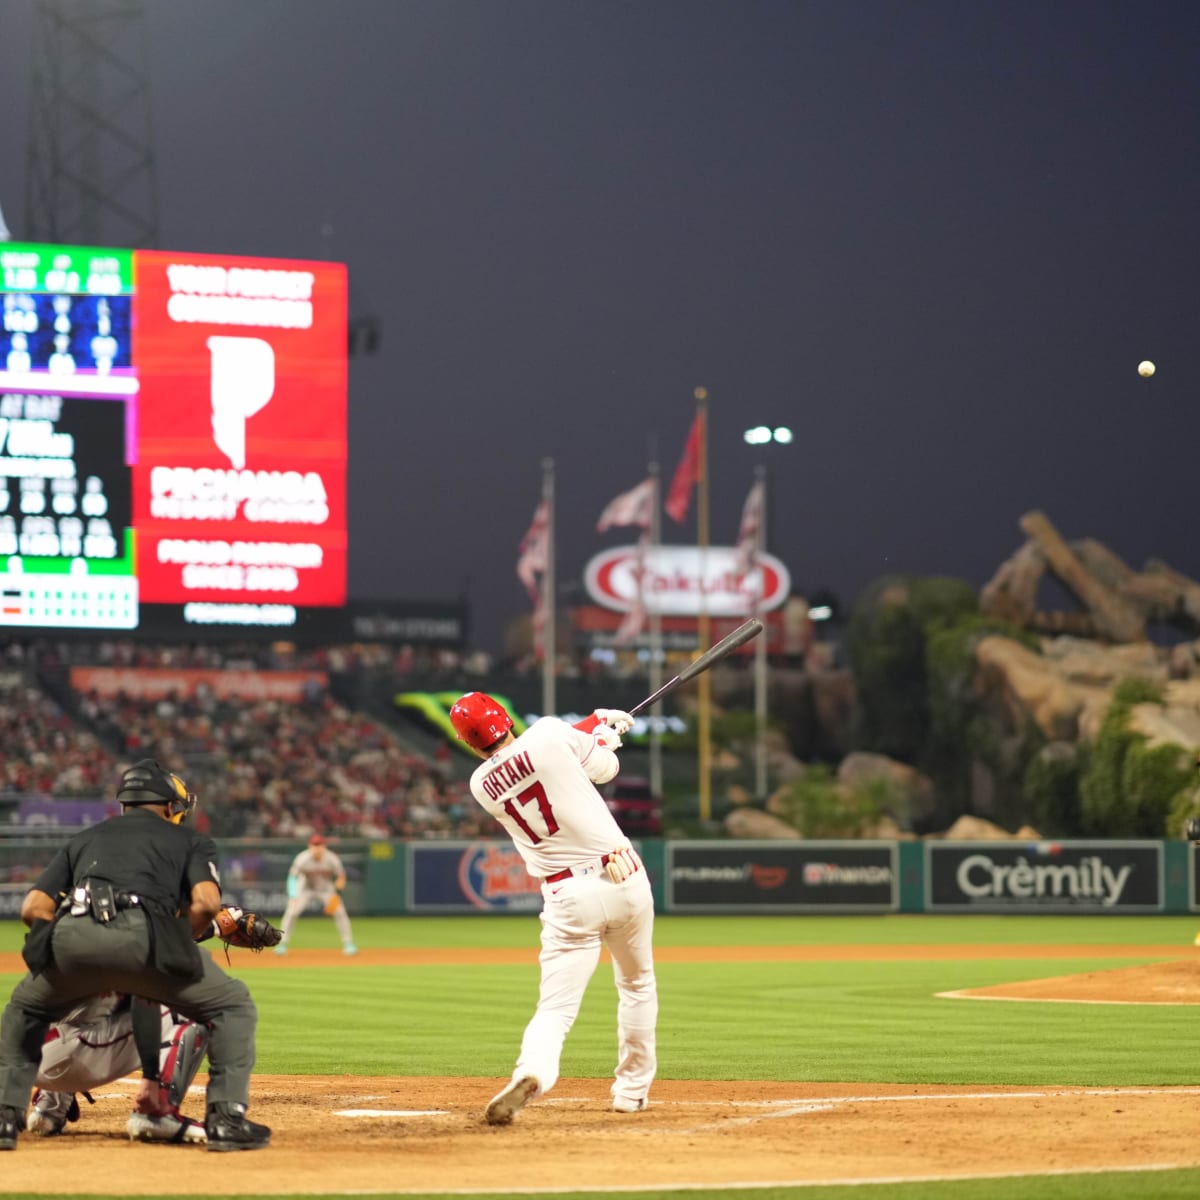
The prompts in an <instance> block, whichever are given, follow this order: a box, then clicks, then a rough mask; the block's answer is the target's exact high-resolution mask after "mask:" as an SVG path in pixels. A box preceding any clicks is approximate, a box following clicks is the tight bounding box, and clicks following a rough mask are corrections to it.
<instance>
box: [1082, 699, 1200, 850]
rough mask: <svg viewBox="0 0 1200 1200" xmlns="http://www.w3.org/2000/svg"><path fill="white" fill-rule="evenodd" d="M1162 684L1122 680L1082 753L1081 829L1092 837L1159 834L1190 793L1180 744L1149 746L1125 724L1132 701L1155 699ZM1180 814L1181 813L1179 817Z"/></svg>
mask: <svg viewBox="0 0 1200 1200" xmlns="http://www.w3.org/2000/svg"><path fill="white" fill-rule="evenodd" d="M1162 698H1163V689H1162V687H1161V686H1159V685H1158V684H1154V683H1151V682H1148V681H1146V680H1141V679H1126V680H1122V681H1121V683H1119V684H1118V685H1117V687H1116V688H1115V689H1114V691H1113V698H1112V703H1111V704H1110V705H1109V708H1108V712H1107V713H1106V714H1105V717H1104V722H1103V724H1102V725H1101V726H1100V733H1099V736H1098V737H1097V738H1096V743H1095V745H1094V746H1093V747H1092V748H1091V751H1090V753H1089V754H1088V756H1087V757H1088V762H1087V767H1086V769H1085V770H1084V771H1083V773H1082V776H1081V779H1080V785H1079V796H1080V823H1081V825H1082V832H1083V833H1085V834H1091V835H1094V836H1097V837H1151V838H1157V837H1162V836H1163V835H1164V833H1165V832H1166V829H1167V818H1168V816H1169V815H1170V814H1171V812H1172V809H1173V808H1174V807H1176V806H1179V805H1181V804H1182V801H1183V797H1185V796H1189V795H1190V792H1191V783H1192V779H1191V771H1190V764H1189V763H1188V759H1187V754H1186V752H1185V751H1184V749H1183V748H1182V747H1181V746H1172V745H1163V746H1151V745H1150V743H1149V740H1148V739H1147V738H1146V737H1145V736H1144V735H1143V734H1140V733H1137V732H1135V731H1133V730H1131V729H1130V728H1129V716H1130V712H1131V710H1132V709H1133V706H1134V705H1135V704H1161V703H1162ZM1181 819H1182V818H1181Z"/></svg>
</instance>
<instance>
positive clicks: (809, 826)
mask: <svg viewBox="0 0 1200 1200" xmlns="http://www.w3.org/2000/svg"><path fill="white" fill-rule="evenodd" d="M897 799H898V797H897V795H896V789H895V786H894V785H893V784H892V783H891V781H890V780H887V779H883V778H879V779H869V780H866V781H865V782H864V783H862V784H861V785H860V786H858V787H855V788H848V787H846V786H845V785H843V784H840V783H839V782H838V781H837V779H836V777H835V776H834V773H833V770H832V769H831V768H830V767H827V766H823V765H822V766H816V767H811V768H810V769H809V770H808V771H807V772H806V773H805V776H804V778H803V779H801V780H798V781H797V782H796V783H793V784H790V785H789V786H788V787H787V788H786V789H785V790H784V791H783V793H782V794H781V796H780V797H779V801H778V803H779V809H778V812H779V815H780V817H781V818H782V819H783V820H785V821H787V823H788V824H789V825H793V826H795V828H796V829H798V830H799V831H800V833H801V834H802V835H803V836H804V837H806V838H840V837H861V836H863V834H865V833H867V832H869V831H870V829H871V828H872V827H873V826H874V825H875V824H876V823H877V822H878V821H879V818H880V817H881V816H882V815H883V813H885V812H887V811H889V810H890V809H892V808H894V807H895V804H896V801H897Z"/></svg>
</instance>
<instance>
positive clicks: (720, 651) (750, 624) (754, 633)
mask: <svg viewBox="0 0 1200 1200" xmlns="http://www.w3.org/2000/svg"><path fill="white" fill-rule="evenodd" d="M762 631H763V623H762V622H761V621H760V620H759V619H758V618H757V617H751V619H750V620H749V621H747V622H746V623H745V624H744V625H739V626H738V627H737V628H736V629H735V630H734V631H733V632H732V633H730V634H727V635H726V636H725V637H723V638H722V639H721V640H720V641H719V642H718V643H717V644H716V645H715V646H713V647H712V648H711V649H708V650H706V651H705V652H704V653H703V654H702V655H700V657H699V658H697V659H695V660H693V661H692V662H690V663H688V665H687V666H686V667H684V668H683V670H682V671H680V672H679V674H678V675H676V676H675V677H674V678H672V679H668V680H667V682H666V683H664V684H663V685H662V687H660V688H659V689H658V691H657V692H655V693H654V695H652V696H647V697H646V698H645V700H643V701H642V702H641V703H640V704H635V705H634V707H633V708H631V709H630V710H629V715H630V716H631V717H636V716H637V714H638V713H640V712H641V711H642V709H644V708H649V707H650V705H651V704H653V703H654V702H655V701H656V700H661V699H662V698H663V697H664V696H669V695H670V694H671V693H672V692H673V691H674V690H675V689H676V688H677V687H679V686H680V684H684V683H687V681H688V680H689V679H695V678H696V676H697V675H701V674H703V673H704V672H705V671H707V670H708V669H709V667H711V666H714V665H715V664H716V663H719V662H720V661H721V659H723V658H728V657H729V655H731V654H732V653H733V652H734V651H735V650H736V649H737V648H738V647H739V646H744V645H745V644H746V643H747V642H748V641H750V639H751V638H756V637H758V635H759V634H760V633H762Z"/></svg>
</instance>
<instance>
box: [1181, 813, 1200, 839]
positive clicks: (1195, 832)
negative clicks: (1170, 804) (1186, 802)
mask: <svg viewBox="0 0 1200 1200" xmlns="http://www.w3.org/2000/svg"><path fill="white" fill-rule="evenodd" d="M1183 836H1184V837H1185V838H1187V840H1188V841H1189V842H1200V817H1188V819H1187V820H1186V821H1184V823H1183Z"/></svg>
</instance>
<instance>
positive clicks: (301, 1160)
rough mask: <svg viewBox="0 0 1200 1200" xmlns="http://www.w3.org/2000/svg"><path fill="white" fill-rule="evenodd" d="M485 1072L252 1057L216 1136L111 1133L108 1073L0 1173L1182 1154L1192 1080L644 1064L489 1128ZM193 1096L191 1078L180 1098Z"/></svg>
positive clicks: (356, 1174) (34, 1179)
mask: <svg viewBox="0 0 1200 1200" xmlns="http://www.w3.org/2000/svg"><path fill="white" fill-rule="evenodd" d="M503 1082H504V1081H503V1080H499V1079H477V1078H475V1079H472V1078H459V1079H426V1078H422V1079H406V1078H363V1077H358V1076H333V1077H329V1076H285V1075H264V1076H257V1077H256V1078H255V1081H254V1096H253V1105H252V1107H251V1112H250V1115H251V1116H252V1117H254V1118H256V1119H257V1120H259V1121H265V1122H266V1123H267V1124H269V1125H271V1126H273V1127H274V1129H275V1134H274V1139H273V1142H272V1145H271V1146H270V1148H268V1149H266V1150H261V1151H255V1152H252V1153H241V1154H221V1155H217V1154H209V1153H207V1152H206V1151H205V1150H204V1148H203V1147H200V1146H196V1147H192V1146H159V1145H141V1144H138V1145H134V1144H131V1143H130V1142H129V1141H128V1140H127V1139H126V1138H125V1136H124V1126H125V1118H126V1116H127V1115H128V1112H129V1103H130V1098H131V1097H132V1095H133V1094H134V1091H135V1084H134V1083H133V1082H132V1081H129V1082H123V1083H121V1084H117V1085H113V1087H111V1088H108V1089H105V1091H104V1092H103V1093H99V1094H98V1100H97V1103H96V1104H95V1105H94V1106H92V1107H89V1106H87V1105H86V1104H85V1105H84V1113H83V1117H82V1119H81V1120H80V1121H79V1123H78V1124H77V1125H74V1126H70V1127H69V1131H68V1132H67V1133H66V1134H64V1135H63V1136H61V1137H57V1138H51V1139H40V1138H34V1137H31V1136H29V1135H27V1134H26V1135H22V1137H21V1139H20V1141H19V1144H18V1148H17V1150H16V1152H15V1153H12V1154H5V1155H4V1156H3V1163H2V1166H3V1178H4V1187H5V1190H10V1189H11V1190H14V1191H30V1192H40V1193H43V1194H44V1193H46V1192H48V1191H51V1190H53V1189H54V1188H62V1189H70V1190H80V1189H83V1190H86V1191H88V1192H90V1193H109V1194H113V1195H138V1194H147V1193H157V1194H162V1193H170V1194H173V1195H179V1196H187V1195H195V1194H208V1195H214V1194H233V1193H240V1194H243V1195H245V1194H250V1195H258V1196H268V1195H281V1194H287V1193H292V1194H303V1193H305V1192H324V1193H328V1192H351V1191H357V1192H372V1191H380V1192H434V1191H439V1190H443V1189H444V1190H451V1189H458V1190H466V1191H472V1190H477V1191H483V1192H501V1193H505V1192H508V1193H511V1192H519V1191H523V1190H526V1189H539V1188H540V1189H555V1190H558V1189H561V1190H563V1191H571V1190H583V1191H591V1190H602V1189H603V1190H607V1189H614V1188H616V1189H620V1188H625V1189H629V1190H636V1189H639V1188H670V1187H674V1186H681V1185H689V1184H690V1185H707V1186H708V1187H713V1188H715V1187H721V1186H722V1185H730V1184H737V1183H759V1184H763V1183H772V1182H774V1183H780V1184H786V1183H814V1182H819V1181H823V1180H824V1181H836V1180H846V1181H850V1180H858V1181H865V1180H871V1179H904V1178H923V1179H930V1178H955V1177H964V1176H972V1175H998V1174H1009V1173H1012V1174H1039V1173H1043V1172H1047V1171H1071V1170H1100V1169H1104V1168H1106V1167H1107V1168H1126V1169H1128V1168H1131V1167H1139V1166H1141V1167H1163V1166H1200V1143H1197V1140H1196V1137H1195V1129H1194V1126H1195V1120H1194V1113H1195V1109H1196V1106H1197V1103H1198V1102H1200V1089H1188V1088H1164V1089H1138V1088H1130V1089H1107V1088H1096V1089H1051V1088H987V1087H978V1088H972V1087H957V1088H949V1087H940V1088H933V1087H912V1086H904V1087H896V1086H887V1085H880V1084H870V1083H805V1084H796V1083H751V1082H738V1083H726V1082H714V1081H705V1082H686V1083H685V1082H680V1081H669V1080H660V1081H659V1082H657V1083H656V1084H655V1086H654V1091H653V1097H652V1104H651V1107H650V1108H649V1109H648V1110H647V1111H646V1112H643V1113H638V1114H634V1115H629V1116H624V1115H621V1114H618V1113H613V1112H611V1111H609V1110H608V1107H607V1105H608V1088H607V1083H606V1082H605V1081H603V1080H596V1079H565V1080H563V1081H562V1082H561V1083H560V1084H559V1085H558V1086H557V1087H556V1088H555V1089H554V1091H553V1092H551V1094H550V1095H549V1096H548V1097H546V1098H545V1099H544V1100H539V1101H534V1102H533V1103H532V1104H530V1105H529V1106H528V1107H527V1108H526V1109H525V1110H524V1111H523V1112H522V1113H521V1114H520V1115H519V1116H518V1117H517V1119H516V1121H515V1122H514V1123H513V1124H512V1125H511V1126H508V1127H501V1128H493V1127H490V1126H488V1125H486V1124H485V1123H484V1121H483V1118H482V1112H483V1107H484V1105H485V1104H486V1103H487V1101H488V1099H489V1098H490V1097H491V1096H492V1094H493V1093H494V1092H495V1091H497V1090H498V1089H499V1087H500V1086H501V1085H502V1083H503ZM99 1097H103V1098H99ZM202 1105H203V1098H202V1096H200V1095H196V1096H194V1097H193V1099H192V1101H191V1102H190V1104H189V1105H188V1108H189V1109H190V1110H191V1111H192V1112H193V1114H194V1115H197V1116H198V1115H199V1114H200V1113H201V1111H202ZM344 1113H356V1114H359V1115H353V1116H349V1115H339V1114H344Z"/></svg>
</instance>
